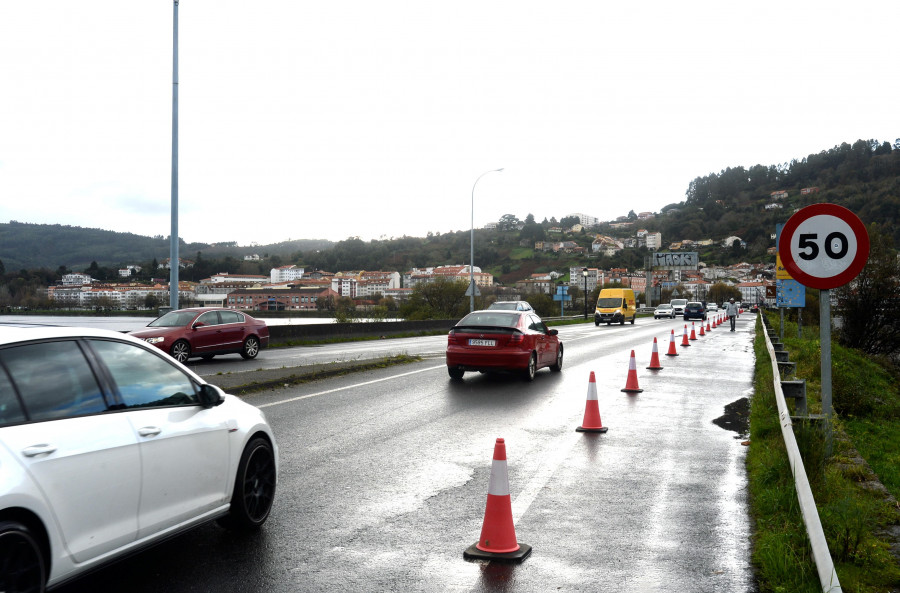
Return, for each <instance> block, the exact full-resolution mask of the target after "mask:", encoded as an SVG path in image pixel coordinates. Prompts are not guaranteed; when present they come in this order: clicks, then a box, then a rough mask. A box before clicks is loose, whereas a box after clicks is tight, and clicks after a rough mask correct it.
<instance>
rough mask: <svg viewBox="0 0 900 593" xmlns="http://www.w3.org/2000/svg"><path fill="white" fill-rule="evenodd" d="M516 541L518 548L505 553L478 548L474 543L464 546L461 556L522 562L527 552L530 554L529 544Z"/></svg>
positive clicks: (468, 558) (474, 558)
mask: <svg viewBox="0 0 900 593" xmlns="http://www.w3.org/2000/svg"><path fill="white" fill-rule="evenodd" d="M516 543H518V544H519V549H518V550H516V551H515V552H507V553H505V554H498V553H496V552H485V551H484V550H479V549H478V544H477V543H475V544H472V545H471V546H469V547H468V548H466V551H465V552H463V558H465V559H466V560H493V561H495V562H522V561H523V560H525V559H526V558H527V557H528V555H529V554H531V546H529V545H528V544H523V543H522V542H516Z"/></svg>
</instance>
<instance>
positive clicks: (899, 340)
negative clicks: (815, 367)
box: [834, 223, 900, 356]
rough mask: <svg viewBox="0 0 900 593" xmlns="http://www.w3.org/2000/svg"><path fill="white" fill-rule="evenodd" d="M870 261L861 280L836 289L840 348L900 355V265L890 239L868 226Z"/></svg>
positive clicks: (877, 228)
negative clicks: (898, 315) (899, 314)
mask: <svg viewBox="0 0 900 593" xmlns="http://www.w3.org/2000/svg"><path fill="white" fill-rule="evenodd" d="M868 230H869V259H868V261H867V262H866V266H865V267H864V268H863V270H862V271H861V272H860V273H859V276H857V277H856V279H855V280H853V281H851V282H850V283H849V284H846V285H844V286H841V287H840V288H837V289H835V291H834V292H835V297H836V299H837V306H836V307H835V316H838V317H840V318H841V324H840V329H839V330H838V332H837V338H838V340H839V341H840V343H841V344H843V345H844V346H848V347H850V348H857V349H859V350H862V351H864V352H867V353H869V354H885V355H889V356H896V355H897V354H898V353H900V319H898V318H897V315H896V306H897V305H898V304H900V298H898V296H897V295H898V289H900V262H898V260H897V254H896V252H895V250H894V249H893V246H892V242H893V241H892V239H891V235H890V234H889V233H888V232H887V231H882V230H881V229H880V227H879V226H878V225H877V224H874V223H873V224H871V225H869V229H868Z"/></svg>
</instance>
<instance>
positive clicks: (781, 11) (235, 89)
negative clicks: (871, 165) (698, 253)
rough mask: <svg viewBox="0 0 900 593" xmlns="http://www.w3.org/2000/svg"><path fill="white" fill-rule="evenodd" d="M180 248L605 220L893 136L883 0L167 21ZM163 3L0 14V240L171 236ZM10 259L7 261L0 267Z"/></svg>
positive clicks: (228, 2)
mask: <svg viewBox="0 0 900 593" xmlns="http://www.w3.org/2000/svg"><path fill="white" fill-rule="evenodd" d="M178 14H179V45H180V48H179V125H180V131H179V155H180V156H179V165H178V168H179V206H180V207H179V211H180V212H179V235H180V236H181V237H182V238H184V239H185V240H187V241H202V242H209V243H212V242H218V241H237V242H238V243H240V244H241V245H249V244H250V243H252V242H256V243H260V244H267V243H273V242H278V241H284V240H288V239H316V238H325V239H331V240H341V239H345V238H347V237H350V236H359V237H360V238H362V239H364V240H369V239H377V238H381V237H385V238H389V237H400V236H403V235H409V236H420V237H421V236H425V235H426V234H427V233H428V232H429V231H430V232H434V233H438V232H440V233H444V232H448V231H453V230H468V229H469V228H470V224H471V216H472V211H471V199H472V189H473V184H475V181H476V179H478V178H479V176H480V175H481V174H482V173H484V172H486V171H490V170H492V169H497V168H500V167H503V168H504V169H505V170H504V171H503V172H502V173H491V174H489V175H486V176H484V177H483V178H482V179H481V180H480V181H479V182H478V183H477V186H476V187H475V226H476V227H480V226H483V225H484V224H485V223H488V222H490V221H496V220H498V219H499V218H500V217H501V216H502V215H503V214H507V213H509V214H514V215H516V216H518V217H519V218H522V219H524V218H525V216H526V215H527V214H529V213H530V214H533V215H534V216H535V218H536V219H537V220H538V221H541V220H543V219H544V218H550V217H556V218H561V217H563V216H566V215H569V214H572V213H576V212H581V213H585V214H589V215H592V216H597V217H599V218H601V219H610V218H615V217H617V216H622V215H625V214H627V213H628V211H629V210H634V211H635V212H641V211H658V210H659V209H660V208H662V207H663V206H665V205H667V204H671V203H674V202H680V201H682V200H684V194H685V190H686V189H687V187H688V184H689V183H690V182H691V181H692V180H693V179H694V178H696V177H700V176H705V175H708V174H710V173H717V172H719V171H721V170H723V169H724V168H726V167H735V166H744V167H750V166H753V165H755V164H763V165H774V164H779V163H786V162H790V161H791V160H792V159H802V158H804V157H806V156H808V155H809V154H811V153H817V152H820V151H822V150H828V149H830V148H833V147H834V146H837V145H839V144H841V143H842V142H848V143H852V142H854V141H855V140H857V139H860V138H863V139H870V138H871V139H876V140H879V141H888V142H890V143H892V144H893V143H894V142H895V140H896V139H897V138H900V99H898V97H900V67H898V64H900V61H898V26H900V2H898V1H897V0H884V1H877V2H875V1H866V0H860V1H857V2H846V1H844V2H832V1H821V0H819V1H816V2H806V1H802V2H800V1H793V0H790V1H784V0H779V1H776V2H769V1H758V2H727V1H725V2H723V1H721V0H717V1H713V2H705V1H697V2H672V1H656V0H649V1H648V0H645V1H643V2H606V1H602V0H591V1H581V0H578V1H572V2H564V1H558V2H533V1H530V0H516V1H503V2H494V1H490V0H481V1H468V0H454V1H453V2H447V1H431V2H429V1H427V0H415V1H408V2H398V1H374V0H366V1H357V0H347V1H341V0H333V1H332V0H328V1H323V0H320V1H317V2H309V1H305V0H270V1H266V0H260V1H258V2H247V1H237V0H181V2H180V4H179V8H178ZM172 26H173V2H172V0H125V1H123V0H82V1H74V0H31V1H26V2H17V1H15V0H0V56H2V57H0V75H2V87H0V89H2V90H0V222H7V221H9V220H17V221H19V222H31V223H51V224H64V225H73V226H82V227H90V228H101V229H108V230H114V231H120V232H132V233H136V234H140V235H148V236H153V235H162V236H168V235H169V233H170V229H171V223H170V204H171V162H172V161H171V150H172V143H171V138H172ZM0 247H2V246H0Z"/></svg>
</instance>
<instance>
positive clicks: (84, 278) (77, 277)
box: [62, 274, 94, 286]
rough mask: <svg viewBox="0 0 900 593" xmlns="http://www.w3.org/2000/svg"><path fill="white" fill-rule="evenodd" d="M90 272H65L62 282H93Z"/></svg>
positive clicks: (76, 284) (80, 283) (67, 283)
mask: <svg viewBox="0 0 900 593" xmlns="http://www.w3.org/2000/svg"><path fill="white" fill-rule="evenodd" d="M93 280H94V279H93V278H91V277H90V276H89V275H88V274H63V277H62V283H63V284H64V285H66V286H82V285H84V284H90V283H91V282H93Z"/></svg>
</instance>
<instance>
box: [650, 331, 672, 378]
mask: <svg viewBox="0 0 900 593" xmlns="http://www.w3.org/2000/svg"><path fill="white" fill-rule="evenodd" d="M673 331H674V330H673ZM661 369H662V366H660V364H659V350H657V348H656V338H653V352H652V354H650V366H648V367H647V370H650V371H658V370H661Z"/></svg>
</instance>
